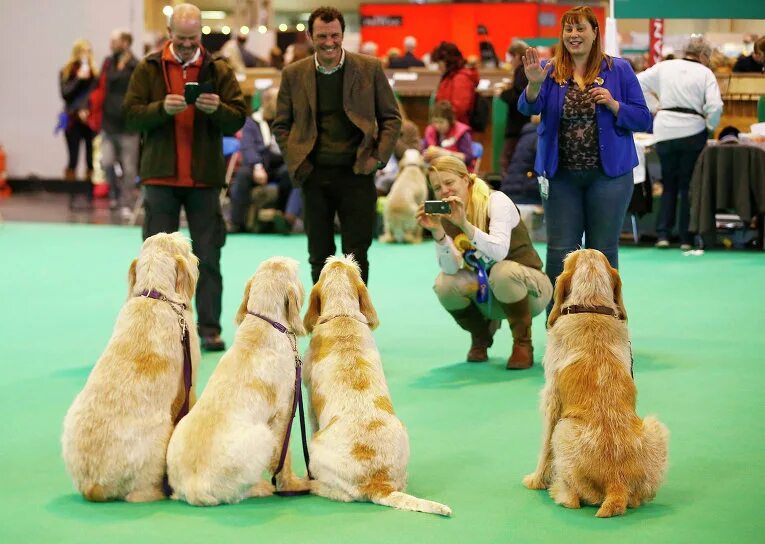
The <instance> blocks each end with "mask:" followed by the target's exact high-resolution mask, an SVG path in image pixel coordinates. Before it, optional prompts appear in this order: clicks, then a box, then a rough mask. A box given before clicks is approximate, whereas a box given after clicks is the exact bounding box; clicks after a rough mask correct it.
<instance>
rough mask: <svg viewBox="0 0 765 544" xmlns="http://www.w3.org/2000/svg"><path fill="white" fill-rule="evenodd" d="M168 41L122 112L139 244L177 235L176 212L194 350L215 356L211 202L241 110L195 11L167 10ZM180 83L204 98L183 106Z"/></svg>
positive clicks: (217, 238) (219, 345) (218, 347)
mask: <svg viewBox="0 0 765 544" xmlns="http://www.w3.org/2000/svg"><path fill="white" fill-rule="evenodd" d="M168 33H169V36H170V40H169V41H168V43H167V44H166V45H165V46H164V48H163V49H162V51H161V52H158V53H154V54H151V55H149V56H147V57H145V58H144V59H143V60H141V61H140V62H139V63H138V66H136V69H135V71H134V72H133V76H132V77H131V78H130V84H129V85H128V90H127V94H126V95H125V101H124V104H123V108H124V110H125V114H126V118H127V127H128V129H132V130H137V131H140V133H141V138H142V140H143V149H142V153H141V164H140V172H139V174H140V176H141V180H142V185H143V192H144V212H145V213H144V222H143V238H144V240H145V239H146V238H148V237H149V236H152V235H154V234H156V233H158V232H175V231H177V230H178V227H179V223H180V213H181V207H183V208H184V210H185V212H186V219H187V221H188V224H189V231H190V233H191V243H192V249H193V251H194V255H196V256H197V257H198V258H199V281H198V282H197V292H196V296H195V297H194V300H195V303H196V307H197V316H198V319H197V327H198V329H199V336H200V339H201V342H202V348H203V349H205V350H206V351H223V350H224V349H225V348H226V345H225V343H224V342H223V339H222V338H221V336H220V333H221V325H220V314H221V299H222V296H223V277H222V276H221V272H220V256H221V249H222V248H223V245H224V244H225V242H226V225H225V223H224V221H223V215H222V213H221V208H220V198H219V195H220V191H221V188H222V187H223V184H224V182H225V177H226V161H225V159H224V157H223V136H224V135H233V134H234V133H236V131H238V130H239V129H240V128H241V127H242V125H243V124H244V121H245V117H246V111H247V106H246V105H245V103H244V97H243V96H242V90H241V87H240V86H239V83H238V82H237V81H236V76H235V75H234V72H233V71H232V70H231V68H230V67H229V65H228V64H227V63H226V61H225V60H223V59H213V58H212V57H211V55H210V54H209V52H208V51H206V50H205V49H204V48H203V47H202V14H201V12H200V10H199V8H198V7H196V6H194V5H192V4H178V5H176V6H174V11H173V14H172V16H171V17H170V21H169V24H168ZM187 82H197V83H199V84H200V85H210V86H211V88H212V92H202V93H200V94H199V96H198V97H197V99H196V100H195V101H194V102H193V103H190V104H187V103H186V99H185V98H184V88H185V84H186V83H187Z"/></svg>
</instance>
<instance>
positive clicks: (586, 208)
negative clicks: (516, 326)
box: [542, 170, 634, 313]
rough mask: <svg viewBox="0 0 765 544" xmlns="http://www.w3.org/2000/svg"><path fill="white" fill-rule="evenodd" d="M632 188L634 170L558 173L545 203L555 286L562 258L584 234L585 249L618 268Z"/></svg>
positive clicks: (550, 272) (550, 267)
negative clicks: (616, 173) (612, 174)
mask: <svg viewBox="0 0 765 544" xmlns="http://www.w3.org/2000/svg"><path fill="white" fill-rule="evenodd" d="M633 186H634V185H633V178H632V170H630V171H629V172H628V173H626V174H624V175H623V176H619V177H617V178H610V177H608V176H606V175H605V174H604V173H603V172H602V171H600V170H585V171H570V170H559V171H558V172H557V173H556V174H555V177H553V179H551V180H550V188H549V193H548V198H547V199H546V200H543V202H542V203H543V204H544V208H545V222H546V223H547V262H546V266H545V269H546V271H547V276H548V277H549V278H550V281H551V282H552V284H553V286H554V285H555V280H556V279H557V278H558V276H559V275H560V273H561V272H562V271H563V259H564V258H565V257H566V255H567V254H569V253H571V252H572V251H574V250H576V249H577V248H579V247H580V246H581V244H582V235H584V240H585V242H584V244H585V247H587V248H590V249H597V250H598V251H600V252H602V253H603V254H604V255H605V256H606V258H608V262H609V263H610V264H611V266H612V267H614V268H619V234H620V232H621V228H622V223H623V222H624V216H625V214H626V213H627V208H628V206H629V203H630V198H631V197H632V189H633ZM551 304H552V303H551ZM550 309H552V307H551V306H548V313H549V311H550Z"/></svg>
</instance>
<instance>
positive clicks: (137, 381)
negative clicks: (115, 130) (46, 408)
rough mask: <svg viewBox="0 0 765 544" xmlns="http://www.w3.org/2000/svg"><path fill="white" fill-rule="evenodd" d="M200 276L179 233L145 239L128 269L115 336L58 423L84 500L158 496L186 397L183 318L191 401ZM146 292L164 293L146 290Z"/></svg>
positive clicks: (197, 356) (132, 499)
mask: <svg viewBox="0 0 765 544" xmlns="http://www.w3.org/2000/svg"><path fill="white" fill-rule="evenodd" d="M198 276H199V270H198V261H197V258H196V257H195V256H194V255H193V254H192V253H191V245H190V244H189V242H188V241H187V240H186V239H185V238H184V237H183V236H181V235H180V234H179V233H177V232H176V233H173V234H165V233H160V234H155V235H154V236H152V237H150V238H147V239H146V241H145V242H144V243H143V248H142V249H141V253H140V255H139V256H138V259H136V260H134V261H133V263H132V265H131V266H130V271H129V273H128V283H129V289H128V299H127V302H126V303H125V305H124V306H123V307H122V310H121V311H120V313H119V315H118V316H117V323H116V325H115V327H114V333H113V335H112V337H111V339H110V340H109V343H108V345H107V346H106V350H105V351H104V353H103V354H102V355H101V358H100V359H99V360H98V362H97V363H96V366H95V367H94V368H93V371H92V372H91V374H90V376H89V377H88V381H87V383H86V384H85V388H84V389H83V390H82V391H81V392H80V394H79V395H77V398H75V400H74V403H73V404H72V406H71V407H70V408H69V412H68V413H67V414H66V419H65V420H64V433H63V436H62V438H61V443H62V447H63V456H64V463H65V464H66V468H67V470H68V471H69V474H70V475H71V477H72V480H73V481H74V485H75V486H76V487H77V489H78V490H79V491H80V493H82V494H83V496H84V497H85V498H86V499H87V500H89V501H107V500H118V499H124V500H127V501H130V502H146V501H154V500H159V499H162V498H164V493H163V489H162V479H163V477H164V475H165V453H166V449H167V442H168V440H170V434H171V432H172V430H173V425H174V422H175V420H176V417H177V416H178V414H179V412H180V410H181V407H182V405H183V403H184V400H185V398H186V390H185V384H184V376H183V374H184V368H183V367H184V348H183V343H182V341H181V339H182V330H181V325H180V322H181V321H182V322H185V325H186V327H187V330H188V334H189V341H190V347H191V363H192V371H191V391H190V395H189V399H188V402H189V406H191V405H193V404H194V384H195V381H196V378H195V377H196V368H197V365H198V363H199V359H200V352H199V340H198V337H197V328H196V325H195V323H194V316H193V313H192V311H191V307H190V302H191V297H192V296H193V294H194V291H195V289H196V284H197V278H198ZM152 291H153V292H154V293H152V294H154V295H155V296H160V294H161V296H163V297H165V298H164V299H162V300H156V299H154V298H150V297H148V296H142V294H149V293H150V292H152Z"/></svg>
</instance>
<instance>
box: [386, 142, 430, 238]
mask: <svg viewBox="0 0 765 544" xmlns="http://www.w3.org/2000/svg"><path fill="white" fill-rule="evenodd" d="M398 164H399V169H400V170H399V174H398V177H396V181H394V182H393V186H392V187H391V190H390V193H389V194H388V196H387V198H386V199H385V210H384V212H383V219H384V220H385V233H384V234H383V235H382V236H381V237H380V241H381V242H398V243H402V242H404V243H413V244H418V243H420V242H422V227H421V226H420V225H419V224H418V223H417V207H418V206H419V205H420V204H422V203H423V202H424V201H425V199H426V198H427V197H428V182H427V180H426V179H425V172H424V168H425V162H424V161H423V160H422V155H420V152H419V151H417V150H416V149H407V150H406V151H405V152H404V156H403V157H401V160H400V161H399V163H398Z"/></svg>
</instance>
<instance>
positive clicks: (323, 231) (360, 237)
mask: <svg viewBox="0 0 765 544" xmlns="http://www.w3.org/2000/svg"><path fill="white" fill-rule="evenodd" d="M376 206H377V191H376V190H375V184H374V175H373V174H369V175H361V174H354V173H353V171H352V170H351V167H350V166H348V167H342V168H340V167H318V166H317V167H316V169H315V170H314V171H313V172H312V173H311V175H310V176H309V177H308V179H307V180H306V181H305V183H304V185H303V215H304V218H303V220H304V224H305V233H306V236H307V238H308V262H309V263H311V278H312V279H313V282H314V283H316V282H317V281H319V275H320V274H321V269H322V267H323V266H324V261H325V260H326V259H327V257H330V256H332V255H334V254H335V250H336V247H335V229H334V223H335V213H337V215H338V217H339V218H340V235H341V239H342V250H343V254H346V255H347V254H349V253H353V256H354V257H355V258H356V262H358V263H359V267H360V268H361V278H362V279H363V280H364V283H366V282H367V280H368V279H369V261H368V260H367V251H368V250H369V246H371V245H372V238H373V237H374V233H375V223H376V220H377V216H376Z"/></svg>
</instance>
